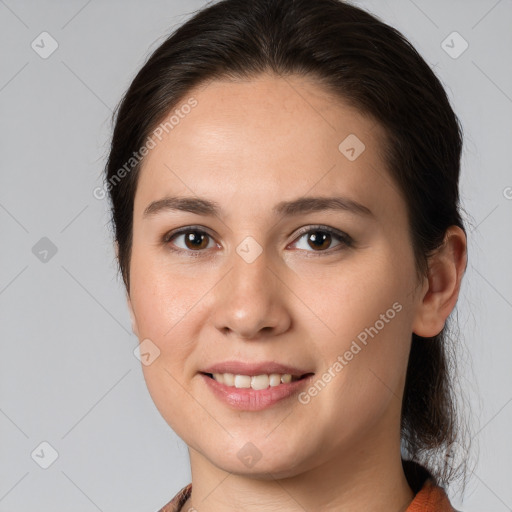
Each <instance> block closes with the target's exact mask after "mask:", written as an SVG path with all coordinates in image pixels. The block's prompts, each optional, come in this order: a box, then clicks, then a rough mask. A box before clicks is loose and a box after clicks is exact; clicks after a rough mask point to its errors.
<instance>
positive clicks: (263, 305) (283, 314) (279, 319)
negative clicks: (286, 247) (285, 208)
mask: <svg viewBox="0 0 512 512" xmlns="http://www.w3.org/2000/svg"><path fill="white" fill-rule="evenodd" d="M230 267H231V269H230V272H229V273H228V275H227V276H226V280H225V283H224V284H223V285H222V286H221V287H220V288H219V289H218V290H217V293H216V304H215V313H214V318H215V324H216V327H217V328H218V329H219V330H222V331H224V332H226V331H233V332H234V333H236V334H237V335H238V336H239V337H243V338H251V337H255V336H257V335H258V333H259V331H261V330H262V329H266V330H267V331H268V330H269V329H272V331H279V330H281V329H283V328H286V326H287V325H288V323H289V318H288V312H287V310H286V307H285V304H284V302H283V297H282V296H281V294H280V291H279V290H280V286H279V283H278V282H277V281H278V279H277V277H276V276H275V275H274V272H273V271H272V270H271V268H270V267H271V261H270V256H269V253H268V252H267V251H264V249H263V247H262V246H261V245H260V244H258V243H257V242H256V240H254V239H253V238H251V237H247V238H246V239H244V240H243V241H242V242H241V243H240V244H239V245H238V246H237V247H236V249H235V251H233V253H232V254H231V255H230Z"/></svg>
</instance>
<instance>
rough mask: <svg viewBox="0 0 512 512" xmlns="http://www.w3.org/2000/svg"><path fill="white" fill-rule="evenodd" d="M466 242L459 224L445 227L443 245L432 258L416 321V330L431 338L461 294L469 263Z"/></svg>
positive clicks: (443, 322) (418, 333) (415, 317)
mask: <svg viewBox="0 0 512 512" xmlns="http://www.w3.org/2000/svg"><path fill="white" fill-rule="evenodd" d="M466 244H467V242H466V235H465V233H464V231H463V230H462V229H461V228H459V227H458V226H450V227H449V228H448V229H447V230H446V234H445V238H444V242H443V245H442V246H441V247H440V248H439V249H438V250H437V251H436V253H435V254H434V255H432V256H431V257H430V258H429V271H428V277H427V278H425V285H424V287H423V292H422V295H423V297H422V298H421V303H420V304H419V306H418V308H417V310H416V313H415V316H414V321H413V329H412V330H413V332H414V333H415V334H417V335H418V336H422V337H425V338H429V337H432V336H436V335H437V334H439V333H440V332H441V331H442V329H443V327H444V325H445V322H446V319H447V318H448V315H449V314H450V313H451V312H452V310H453V308H454V307H455V304H456V302H457V298H458V296H459V291H460V285H461V281H462V276H463V275H464V272H465V271H466V266H467V249H466V247H467V245H466Z"/></svg>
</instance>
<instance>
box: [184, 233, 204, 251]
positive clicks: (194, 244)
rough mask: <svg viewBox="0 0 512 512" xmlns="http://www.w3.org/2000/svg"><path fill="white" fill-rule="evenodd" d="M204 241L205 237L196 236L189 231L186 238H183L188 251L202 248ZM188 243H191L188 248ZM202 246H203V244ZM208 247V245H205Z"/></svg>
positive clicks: (202, 235) (201, 235)
mask: <svg viewBox="0 0 512 512" xmlns="http://www.w3.org/2000/svg"><path fill="white" fill-rule="evenodd" d="M205 240H206V235H204V234H200V235H199V236H197V232H196V231H190V232H189V233H188V234H187V235H186V236H185V241H186V245H187V247H188V248H189V249H190V248H192V249H198V248H202V245H201V244H203V242H204V241H205ZM189 243H191V245H190V246H189ZM203 245H204V244H203ZM206 245H208V244H206Z"/></svg>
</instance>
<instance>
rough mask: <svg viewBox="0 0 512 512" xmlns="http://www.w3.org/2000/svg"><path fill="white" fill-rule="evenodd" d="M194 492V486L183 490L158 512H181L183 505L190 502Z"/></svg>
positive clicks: (190, 485) (189, 485)
mask: <svg viewBox="0 0 512 512" xmlns="http://www.w3.org/2000/svg"><path fill="white" fill-rule="evenodd" d="M191 492H192V484H191V483H190V484H188V485H186V486H185V487H183V489H181V490H180V491H179V492H178V493H177V494H176V496H174V498H172V500H171V501H169V502H168V503H166V504H165V505H164V506H163V507H162V508H161V509H160V510H159V511H158V512H180V511H181V507H182V506H183V504H184V503H185V502H186V501H187V500H188V498H189V496H190V493H191Z"/></svg>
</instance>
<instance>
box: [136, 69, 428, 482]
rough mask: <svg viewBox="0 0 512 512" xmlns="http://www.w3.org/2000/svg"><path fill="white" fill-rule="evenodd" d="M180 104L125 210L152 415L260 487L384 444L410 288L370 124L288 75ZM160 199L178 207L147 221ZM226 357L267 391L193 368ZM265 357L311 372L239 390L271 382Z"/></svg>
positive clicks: (398, 225)
mask: <svg viewBox="0 0 512 512" xmlns="http://www.w3.org/2000/svg"><path fill="white" fill-rule="evenodd" d="M192 96H193V98H194V99H195V101H196V102H197V104H196V103H195V102H193V101H192V102H190V103H189V104H194V105H195V106H194V107H193V108H182V109H181V110H180V106H177V107H176V109H177V110H178V111H179V113H180V115H179V116H178V117H176V118H174V121H173V122H172V126H173V127H172V129H169V126H171V125H167V131H168V133H166V132H165V130H164V131H163V135H161V134H160V132H162V130H160V131H159V137H154V138H153V139H154V141H155V143H156V145H155V147H154V148H153V149H151V150H150V151H149V153H148V155H147V156H146V159H145V162H144V165H143V168H142V171H141V174H140V176H139V181H138V188H137V192H136V196H135V203H134V219H133V220H134V222H133V247H132V256H131V265H130V278H131V286H130V302H129V305H130V307H131V308H132V310H133V319H134V329H135V332H136V333H137V335H138V337H139V339H140V341H141V342H142V341H143V340H146V341H144V343H145V345H143V347H144V348H146V349H147V350H143V352H146V351H149V353H150V354H152V355H149V356H145V364H144V365H143V371H144V377H145V379H146V382H147V386H148V389H149V392H150V394H151V396H152V398H153V400H154V402H155V404H156V406H157V408H158V409H159V411H160V413H161V414H162V416H163V417H164V418H165V420H166V421H167V422H168V424H169V425H170V426H171V427H172V428H173V429H174V431H175V432H176V433H177V434H178V435H179V436H180V437H181V438H182V439H183V440H184V441H185V442H186V443H187V444H188V445H189V447H190V448H192V450H193V451H194V453H195V456H196V457H198V458H200V459H201V460H202V461H203V462H204V463H206V464H212V465H213V466H215V467H216V468H220V469H221V470H224V471H229V472H233V473H246V474H252V475H254V476H258V475H259V476H260V477H261V478H266V476H265V475H266V474H267V473H272V475H273V477H278V476H281V477H285V476H292V475H295V474H299V473H300V472H304V471H306V470H308V469H311V468H313V467H318V466H320V465H321V464H326V463H329V462H330V461H334V460H335V459H339V458H343V459H344V460H345V461H347V460H353V461H354V464H356V463H357V464H359V463H361V461H364V460H366V461H367V460H369V459H371V458H372V457H376V456H378V454H379V453H382V450H388V449H389V450H390V451H392V449H393V450H394V449H396V447H397V446H398V443H399V421H400V409H401V398H402V390H403V385H404V376H405V370H406V366H407V358H408V353H409V347H410V340H411V332H412V331H413V328H414V325H413V324H414V319H415V315H416V312H417V310H418V307H419V305H420V303H421V296H422V292H423V293H424V291H425V288H424V286H421V285H420V284H418V283H417V281H416V274H415V267H414V260H413V250H412V246H411V240H410V238H409V235H408V222H407V215H406V206H405V202H404V200H403V199H402V197H401V195H400V194H399V192H398V188H397V186H395V184H394V183H393V182H392V180H391V178H390V176H389V174H388V172H387V170H386V168H385V163H384V161H383V159H382V157H381V155H380V154H379V149H380V148H381V147H382V140H383V136H384V133H383V131H382V129H381V127H380V126H379V125H378V124H376V123H375V122H374V121H373V120H372V119H370V118H368V117H364V116H362V115H361V114H360V113H359V112H358V111H357V110H354V109H353V108H349V107H348V106H347V105H346V104H344V103H342V102H341V101H340V100H338V99H336V98H335V97H333V96H331V95H329V94H328V93H327V92H325V91H324V90H323V89H321V88H320V86H318V85H315V84H314V83H313V82H312V81H311V80H310V81H306V80H305V79H300V78H297V77H288V78H286V79H283V78H276V77H271V76H267V75H265V76H260V77H258V78H257V79H254V80H252V81H246V82H227V81H225V82H221V81H216V82H212V83H210V84H209V85H208V86H207V87H206V88H204V87H203V88H198V89H195V90H194V91H192V92H191V93H190V95H189V96H187V97H186V98H184V100H183V102H182V103H181V105H184V104H186V103H187V100H188V99H190V97H192ZM176 119H179V122H176ZM159 138H161V140H159ZM171 197H172V198H187V199H188V201H187V202H182V203H181V206H182V207H183V208H180V207H179V206H176V205H177V203H176V202H175V203H173V204H174V208H172V207H171V206H173V204H171V203H170V202H168V203H167V206H168V207H167V208H158V205H160V206H161V205H162V203H157V204H156V205H153V206H152V207H151V208H149V211H148V212H147V213H146V214H145V210H146V209H147V208H148V207H149V206H150V205H151V204H152V203H153V202H156V201H162V200H163V199H164V198H171ZM309 198H315V200H318V199H327V198H333V199H335V200H334V201H332V202H331V203H326V204H327V207H326V204H323V205H322V203H321V202H319V201H317V202H315V200H311V201H307V200H308V199H309ZM336 200H337V201H338V202H336ZM199 201H208V202H211V203H214V204H215V205H216V206H217V208H218V212H217V213H216V214H211V213H210V212H209V209H208V208H206V207H205V206H204V204H202V203H199ZM296 201H298V203H297V204H295V206H294V205H293V204H292V205H288V206H286V203H293V202H296ZM343 202H345V204H348V205H349V206H350V205H351V204H354V203H356V202H357V203H359V204H360V205H363V207H364V208H363V207H361V208H359V209H355V208H354V209H353V208H349V207H347V208H343V207H341V205H342V204H343ZM350 202H353V203H350ZM315 205H316V206H315ZM336 205H337V206H336ZM308 206H310V208H307V207H308ZM328 206H330V208H329V207H328ZM365 208H366V209H367V210H365ZM192 210H194V211H192ZM183 228H186V229H185V230H184V232H183V233H181V234H176V235H175V236H172V233H173V232H175V231H176V230H178V229H180V230H181V229H183ZM329 230H332V232H333V233H332V234H330V231H329ZM168 233H171V235H170V237H169V238H168V239H167V241H166V239H165V235H166V234H168ZM339 235H341V238H340V237H339ZM346 236H348V237H350V238H349V239H346V238H343V237H346ZM344 240H345V241H344ZM347 240H349V242H347ZM148 340H149V341H148ZM157 349H158V350H159V355H158V357H156V358H154V357H155V354H158V350H157ZM233 361H235V362H239V363H241V365H242V364H243V363H247V364H255V365H256V364H259V363H262V366H260V367H259V368H252V369H251V368H245V369H244V368H242V366H241V369H238V371H237V368H233V367H231V366H226V368H225V369H224V370H225V371H222V372H221V373H233V374H237V373H238V374H241V375H244V376H242V377H235V378H233V379H235V381H236V382H237V383H238V384H239V385H247V383H249V385H251V382H252V383H253V384H254V386H255V387H258V385H261V386H262V387H265V386H269V385H270V384H271V383H273V384H275V386H274V385H271V386H270V387H269V388H267V389H266V390H253V389H252V388H251V389H247V388H242V389H239V388H236V387H230V386H227V385H226V384H218V383H217V385H216V386H215V383H214V382H213V381H212V379H211V378H210V377H208V376H206V375H204V373H203V372H207V373H208V369H209V368H210V367H211V366H212V365H216V364H221V363H224V362H233ZM270 362H274V363H278V364H281V365H286V366H290V367H292V368H295V369H296V370H295V371H296V373H300V375H303V374H306V373H307V374H310V376H309V378H307V379H303V380H301V381H300V382H298V383H291V384H286V383H285V384H278V382H279V381H280V377H277V380H276V377H270V378H268V380H265V377H259V378H258V379H255V380H251V378H250V377H251V376H252V375H254V374H258V375H260V374H272V373H277V374H281V373H286V372H285V371H279V368H271V367H270V365H269V364H268V363H270ZM226 369H227V370H226ZM221 370H222V368H221ZM290 373H293V371H290ZM311 374H313V375H311ZM224 378H225V379H227V380H228V382H231V380H230V379H231V378H230V377H229V376H227V377H224ZM286 379H287V377H284V379H283V380H285V381H286ZM280 386H283V387H282V388H280ZM217 388H218V389H220V390H221V391H220V393H217V392H216V391H215V389H217ZM221 395H222V396H224V398H222V397H221ZM277 398H280V399H278V400H277ZM391 447H392V448H391Z"/></svg>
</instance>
